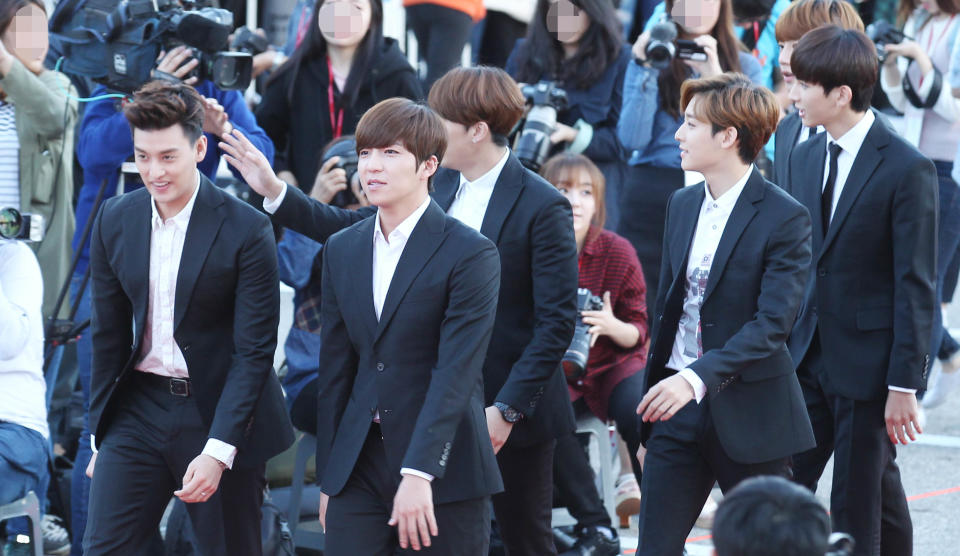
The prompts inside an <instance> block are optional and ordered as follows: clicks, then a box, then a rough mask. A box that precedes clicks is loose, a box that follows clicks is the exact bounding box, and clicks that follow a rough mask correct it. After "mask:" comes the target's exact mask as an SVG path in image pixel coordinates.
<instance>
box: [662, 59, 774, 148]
mask: <svg viewBox="0 0 960 556" xmlns="http://www.w3.org/2000/svg"><path fill="white" fill-rule="evenodd" d="M695 95H699V96H700V98H699V100H698V102H697V112H698V113H697V114H696V116H697V119H699V120H702V121H704V122H709V123H710V124H711V125H712V126H713V133H714V134H717V133H719V132H721V131H723V130H724V129H727V128H729V127H732V128H734V129H736V130H737V141H738V145H737V149H738V151H737V152H738V154H739V155H740V160H742V161H743V162H744V163H746V164H749V163H751V162H753V161H754V160H755V159H756V158H757V155H758V154H759V153H760V149H762V148H763V146H764V145H765V144H766V143H767V141H768V140H769V139H770V136H771V135H773V132H774V131H775V130H776V129H777V123H778V122H779V121H780V105H779V104H777V97H775V96H774V95H773V93H772V92H770V90H769V89H767V88H766V87H763V86H761V85H756V84H754V83H753V82H752V81H750V78H749V77H747V76H746V75H743V74H742V73H733V72H727V73H723V74H720V75H716V76H714V77H705V78H701V79H691V80H688V81H685V82H684V83H683V86H682V87H681V88H680V109H681V110H686V109H687V106H688V105H689V104H690V101H691V100H693V97H694V96H695Z"/></svg>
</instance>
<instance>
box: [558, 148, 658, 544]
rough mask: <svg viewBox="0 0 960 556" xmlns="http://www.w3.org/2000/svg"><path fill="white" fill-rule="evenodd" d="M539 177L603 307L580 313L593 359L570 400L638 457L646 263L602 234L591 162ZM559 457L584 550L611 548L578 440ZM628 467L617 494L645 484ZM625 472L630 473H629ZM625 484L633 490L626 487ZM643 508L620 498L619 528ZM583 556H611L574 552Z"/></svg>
mask: <svg viewBox="0 0 960 556" xmlns="http://www.w3.org/2000/svg"><path fill="white" fill-rule="evenodd" d="M541 174H542V175H543V177H544V178H545V179H546V180H547V181H549V182H550V183H552V184H553V185H554V186H555V187H556V188H557V189H558V190H560V192H561V193H563V195H564V196H565V197H566V198H567V200H568V201H570V205H571V207H572V209H573V230H574V236H575V237H576V240H577V252H578V255H579V257H578V259H579V266H580V278H579V280H578V286H579V287H580V288H584V289H587V290H589V291H590V292H591V293H592V294H593V295H596V296H598V297H600V298H602V300H603V308H602V309H601V310H599V311H583V312H582V316H583V322H584V324H587V325H589V326H590V328H589V330H588V331H589V334H590V346H591V347H590V355H589V359H588V360H587V365H586V368H585V369H584V374H583V375H582V376H577V377H571V376H569V375H568V377H567V380H568V386H569V389H570V399H571V401H572V402H573V406H574V409H575V412H576V413H577V415H578V416H579V415H582V414H585V413H587V412H590V413H593V414H594V415H595V416H597V417H598V418H599V419H601V420H603V421H605V422H606V421H608V420H611V419H613V420H614V421H616V423H617V429H618V430H619V431H620V435H621V436H622V437H623V439H624V441H625V442H626V444H627V449H628V450H629V453H630V454H635V453H636V452H637V448H639V447H640V431H639V423H638V421H637V414H636V408H637V405H639V403H640V400H641V398H642V392H641V390H642V374H641V371H642V370H643V368H644V366H645V365H646V362H647V341H648V337H649V330H648V327H647V304H646V299H645V294H646V285H645V283H644V280H643V271H642V269H641V268H640V262H639V261H638V260H637V255H636V253H635V252H634V250H633V248H632V247H631V246H630V243H629V242H627V240H625V239H623V238H622V237H620V236H618V235H617V234H615V233H613V232H611V231H609V230H605V229H603V224H604V219H605V215H606V203H605V202H604V186H605V183H604V182H605V180H604V176H603V173H602V172H600V169H599V168H598V167H597V166H596V165H595V164H594V163H593V162H591V161H590V159H589V158H587V157H585V156H583V155H581V154H574V153H562V154H558V155H556V156H554V157H553V158H551V159H550V160H548V161H547V163H546V164H545V165H544V166H543V170H542V171H541ZM554 457H555V459H554V475H555V477H556V484H557V487H558V488H559V490H560V494H561V497H562V498H563V499H564V501H565V502H566V504H567V507H568V509H569V510H570V513H571V515H573V516H574V517H575V518H576V519H577V525H578V535H579V537H580V540H579V541H578V544H579V545H580V546H583V547H591V548H596V547H606V546H609V545H611V544H612V543H611V542H610V539H616V533H614V532H612V528H611V523H610V519H609V517H608V516H607V513H606V510H605V509H604V507H603V504H602V502H601V501H600V498H599V495H598V494H597V491H596V489H595V488H594V483H593V481H592V480H590V481H588V480H585V478H587V477H592V476H593V475H592V471H591V469H590V463H589V461H587V458H586V454H585V453H584V451H583V448H582V447H581V446H580V443H579V442H578V441H577V439H576V438H575V437H574V436H573V435H569V436H568V437H562V438H559V439H557V447H556V452H555V456H554ZM630 462H631V464H632V467H633V475H632V476H629V475H628V476H629V477H630V478H629V480H628V479H627V478H626V477H624V476H621V478H620V480H619V481H618V490H623V491H625V492H627V491H631V490H633V489H632V488H629V487H635V486H637V485H639V483H640V465H639V463H638V462H637V460H636V459H635V458H633V457H630ZM624 472H625V473H629V471H627V470H626V469H624ZM634 481H635V482H634ZM627 483H632V484H630V485H629V487H628V486H627ZM625 487H626V488H625ZM638 502H639V495H638V494H636V495H635V496H633V497H631V496H626V497H621V496H618V508H617V513H618V514H620V515H621V521H623V520H625V519H626V518H628V517H629V516H630V515H632V514H636V513H639V511H640V508H639V504H638ZM608 530H609V534H608ZM605 539H606V540H605ZM578 549H579V547H578ZM581 553H586V554H595V553H596V554H605V553H606V552H603V551H602V550H601V551H595V552H574V554H581ZM611 553H613V554H619V553H620V552H619V550H617V551H616V552H612V551H611Z"/></svg>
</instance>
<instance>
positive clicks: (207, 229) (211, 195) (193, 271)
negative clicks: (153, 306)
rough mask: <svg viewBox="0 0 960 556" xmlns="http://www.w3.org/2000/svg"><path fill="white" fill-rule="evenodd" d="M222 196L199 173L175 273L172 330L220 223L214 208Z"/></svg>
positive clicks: (180, 318) (185, 307) (181, 317)
mask: <svg viewBox="0 0 960 556" xmlns="http://www.w3.org/2000/svg"><path fill="white" fill-rule="evenodd" d="M222 195H223V193H221V192H220V191H219V190H217V189H216V186H215V185H213V183H211V182H210V180H208V179H207V178H206V176H203V175H201V176H200V191H199V192H198V193H197V200H196V201H195V202H194V205H193V212H192V213H191V214H190V223H189V224H188V225H187V234H186V237H185V238H184V241H183V253H182V254H181V256H180V269H179V270H178V272H177V290H176V295H175V297H174V305H173V329H174V331H176V329H177V327H179V326H180V321H182V320H183V315H184V313H186V310H187V305H188V304H189V303H190V297H191V296H192V295H193V288H194V286H196V284H197V279H198V278H199V277H200V270H201V269H203V263H204V261H206V260H207V255H208V254H209V253H210V247H211V246H212V245H213V242H214V240H215V239H216V237H217V232H218V231H219V230H220V226H221V225H222V224H223V220H224V216H223V214H222V213H221V212H220V211H219V210H217V207H219V206H220V205H222V204H223V197H222Z"/></svg>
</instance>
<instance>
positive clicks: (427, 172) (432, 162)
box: [421, 155, 440, 179]
mask: <svg viewBox="0 0 960 556" xmlns="http://www.w3.org/2000/svg"><path fill="white" fill-rule="evenodd" d="M421 167H422V168H423V172H424V177H425V178H427V179H429V178H430V176H432V175H434V174H436V173H437V168H439V167H440V161H438V160H437V157H436V156H435V155H430V158H428V159H426V160H424V161H423V163H422V164H421Z"/></svg>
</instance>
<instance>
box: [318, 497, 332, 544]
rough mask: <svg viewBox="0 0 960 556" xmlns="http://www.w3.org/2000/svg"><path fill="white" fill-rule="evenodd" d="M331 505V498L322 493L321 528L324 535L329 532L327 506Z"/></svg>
mask: <svg viewBox="0 0 960 556" xmlns="http://www.w3.org/2000/svg"><path fill="white" fill-rule="evenodd" d="M329 503H330V497H329V496H327V495H326V494H324V493H322V492H321V493H320V527H321V528H323V532H324V534H326V532H327V504H329Z"/></svg>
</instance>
